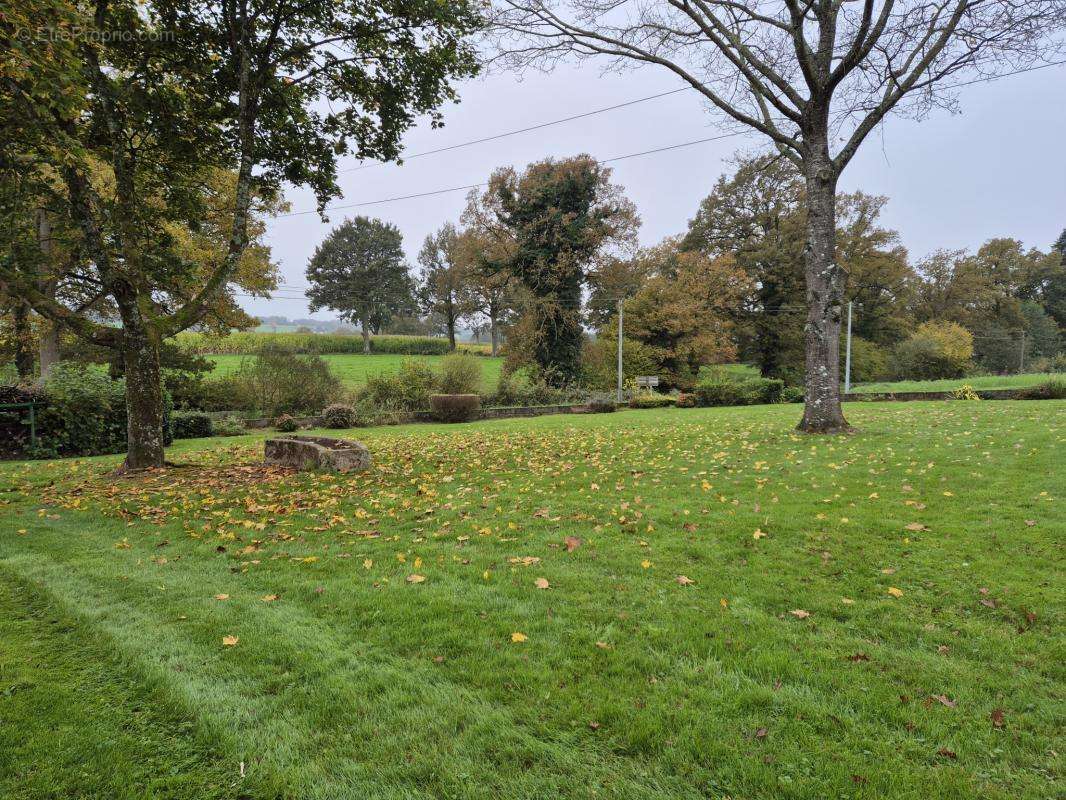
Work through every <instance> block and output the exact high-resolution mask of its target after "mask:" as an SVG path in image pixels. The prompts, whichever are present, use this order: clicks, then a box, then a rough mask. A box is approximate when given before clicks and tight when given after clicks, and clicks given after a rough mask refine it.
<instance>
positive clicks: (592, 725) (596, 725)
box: [589, 722, 600, 731]
mask: <svg viewBox="0 0 1066 800" xmlns="http://www.w3.org/2000/svg"><path fill="white" fill-rule="evenodd" d="M589 728H591V729H592V730H594V731H598V730H599V729H600V723H598V722H590V723H589Z"/></svg>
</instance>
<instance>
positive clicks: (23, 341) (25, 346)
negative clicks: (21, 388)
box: [11, 297, 33, 383]
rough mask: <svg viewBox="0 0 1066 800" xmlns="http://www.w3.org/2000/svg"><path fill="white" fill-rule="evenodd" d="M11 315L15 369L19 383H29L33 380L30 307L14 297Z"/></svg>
mask: <svg viewBox="0 0 1066 800" xmlns="http://www.w3.org/2000/svg"><path fill="white" fill-rule="evenodd" d="M11 316H12V318H13V319H12V322H13V327H14V333H15V370H16V372H18V379H19V382H20V383H30V382H32V381H33V331H31V330H30V308H29V306H28V305H26V303H24V302H23V301H22V300H20V299H19V298H17V297H16V298H15V307H14V308H13V309H12V314H11Z"/></svg>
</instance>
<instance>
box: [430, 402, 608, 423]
mask: <svg viewBox="0 0 1066 800" xmlns="http://www.w3.org/2000/svg"><path fill="white" fill-rule="evenodd" d="M588 410H589V407H588V406H587V405H572V404H569V403H568V404H566V405H558V406H509V407H503V408H483V409H481V412H480V413H479V414H478V419H479V420H481V419H513V418H517V417H540V416H544V415H545V414H586V413H588ZM411 421H412V422H436V421H437V420H436V419H435V418H434V416H433V412H432V411H415V412H413V413H412V414H411Z"/></svg>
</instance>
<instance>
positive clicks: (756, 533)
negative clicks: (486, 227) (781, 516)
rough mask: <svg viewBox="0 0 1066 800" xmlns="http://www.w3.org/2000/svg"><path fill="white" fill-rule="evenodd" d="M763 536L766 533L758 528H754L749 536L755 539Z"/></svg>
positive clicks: (757, 539)
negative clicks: (753, 531)
mask: <svg viewBox="0 0 1066 800" xmlns="http://www.w3.org/2000/svg"><path fill="white" fill-rule="evenodd" d="M765 537H766V533H765V532H764V531H761V530H759V529H758V528H756V529H755V533H753V534H752V535H751V538H752V539H754V540H755V541H759V539H763V538H765Z"/></svg>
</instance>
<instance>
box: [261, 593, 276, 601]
mask: <svg viewBox="0 0 1066 800" xmlns="http://www.w3.org/2000/svg"><path fill="white" fill-rule="evenodd" d="M261 599H262V601H263V602H264V603H273V602H274V601H275V600H277V599H279V598H278V596H277V595H276V594H265V595H263V597H262V598H261Z"/></svg>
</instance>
